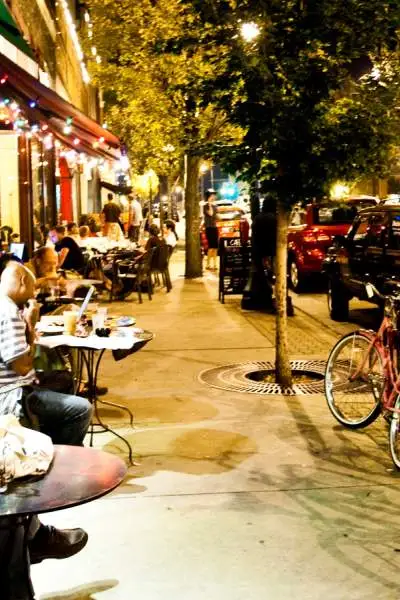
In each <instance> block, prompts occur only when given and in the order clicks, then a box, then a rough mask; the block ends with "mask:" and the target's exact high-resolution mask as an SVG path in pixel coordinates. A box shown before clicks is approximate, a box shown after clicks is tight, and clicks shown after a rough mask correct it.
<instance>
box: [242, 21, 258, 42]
mask: <svg viewBox="0 0 400 600" xmlns="http://www.w3.org/2000/svg"><path fill="white" fill-rule="evenodd" d="M240 34H241V36H242V38H243V39H244V41H245V42H254V40H255V39H256V38H257V37H258V36H259V35H260V28H259V26H258V25H257V23H254V22H252V21H251V22H250V23H242V25H241V26H240Z"/></svg>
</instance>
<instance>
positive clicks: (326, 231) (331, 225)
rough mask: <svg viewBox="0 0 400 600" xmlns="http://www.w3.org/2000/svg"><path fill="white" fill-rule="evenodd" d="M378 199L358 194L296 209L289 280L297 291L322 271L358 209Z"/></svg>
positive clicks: (289, 257) (290, 241)
mask: <svg viewBox="0 0 400 600" xmlns="http://www.w3.org/2000/svg"><path fill="white" fill-rule="evenodd" d="M377 202H378V200H377V199H376V198H373V197H370V196H354V197H352V198H349V199H348V200H346V201H333V200H327V201H325V202H320V203H314V204H309V205H308V206H306V207H305V208H302V207H300V206H297V207H295V208H294V210H293V213H292V219H291V225H290V227H289V233H288V272H289V282H290V285H291V287H292V289H293V290H294V291H296V292H299V291H301V289H302V288H303V287H304V284H305V283H306V282H307V280H308V279H309V278H310V276H312V275H316V274H321V270H322V262H323V260H324V258H325V256H326V253H327V250H328V248H329V247H330V246H331V245H332V241H333V239H334V237H335V236H337V235H345V234H346V233H347V232H348V230H349V228H350V226H351V224H352V223H353V221H354V218H355V217H356V215H357V213H358V211H359V210H361V209H363V208H365V207H367V206H376V205H377Z"/></svg>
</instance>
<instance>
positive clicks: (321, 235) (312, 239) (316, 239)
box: [303, 229, 331, 244]
mask: <svg viewBox="0 0 400 600" xmlns="http://www.w3.org/2000/svg"><path fill="white" fill-rule="evenodd" d="M303 241H304V243H305V244H318V243H321V242H330V241H331V236H330V235H328V234H327V233H325V232H324V231H321V230H319V229H313V230H311V231H306V232H305V233H304V236H303Z"/></svg>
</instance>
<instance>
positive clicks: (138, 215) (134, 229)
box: [129, 196, 143, 243]
mask: <svg viewBox="0 0 400 600" xmlns="http://www.w3.org/2000/svg"><path fill="white" fill-rule="evenodd" d="M129 201H130V219H131V223H130V228H129V230H130V231H129V238H130V239H131V240H132V242H136V243H137V242H138V241H139V234H140V228H141V226H142V222H143V211H142V205H141V204H140V202H139V200H138V198H137V196H129Z"/></svg>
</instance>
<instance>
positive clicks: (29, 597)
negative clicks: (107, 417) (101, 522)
mask: <svg viewBox="0 0 400 600" xmlns="http://www.w3.org/2000/svg"><path fill="white" fill-rule="evenodd" d="M54 448H55V453H54V459H53V462H52V464H51V466H50V469H49V471H48V472H47V473H46V474H45V475H44V476H43V477H40V478H31V479H26V480H22V479H20V480H18V479H17V480H15V481H13V482H11V483H10V484H9V485H8V489H7V491H6V492H5V493H4V494H0V590H1V591H0V597H1V599H2V600H34V599H35V594H34V590H33V586H32V582H31V578H30V564H29V550H28V545H27V534H28V530H29V527H30V524H31V521H32V517H33V516H34V515H37V514H40V513H47V512H52V511H56V510H61V509H65V508H71V507H73V506H79V505H81V504H85V503H86V502H91V501H92V500H96V499H97V498H101V496H104V495H105V494H108V493H109V492H111V491H112V490H113V489H115V488H116V487H117V486H118V485H119V484H120V483H121V481H122V480H123V478H124V476H125V474H126V470H127V469H126V466H125V464H124V462H123V461H122V460H121V459H120V458H118V457H116V456H114V455H112V454H108V453H106V452H102V451H100V450H95V449H93V448H82V447H77V446H55V447H54Z"/></svg>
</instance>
